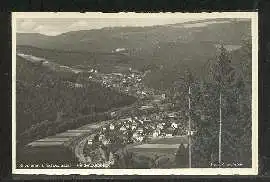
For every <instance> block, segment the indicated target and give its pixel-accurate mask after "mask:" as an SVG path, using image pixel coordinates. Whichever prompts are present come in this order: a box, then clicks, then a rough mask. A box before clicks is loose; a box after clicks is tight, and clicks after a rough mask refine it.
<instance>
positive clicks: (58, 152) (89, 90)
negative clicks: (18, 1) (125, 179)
mask: <svg viewBox="0 0 270 182" xmlns="http://www.w3.org/2000/svg"><path fill="white" fill-rule="evenodd" d="M257 16H258V15H257V13H256V12H222V13H221V12H219V13H218V12H216V13H131V12H130V13H124V12H123V13H99V12H91V13H90V12H89V13H64V12H61V13H53V12H50V13H49V12H47V13H46V12H43V13H41V12H36V13H33V12H32V13H31V12H20V13H12V49H13V50H12V53H13V57H12V134H13V135H12V172H13V174H48V175H50V174H51V175H55V174H64V175H69V174H81V175H83V174H84V175H90V174H98V175H135V174H136V175H172V174H173V175H217V174H219V175H232V174H239V175H256V174H257V173H258V17H257Z"/></svg>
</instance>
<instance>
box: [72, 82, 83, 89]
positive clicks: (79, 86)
mask: <svg viewBox="0 0 270 182" xmlns="http://www.w3.org/2000/svg"><path fill="white" fill-rule="evenodd" d="M74 86H75V87H76V88H82V87H83V84H80V83H75V84H74Z"/></svg>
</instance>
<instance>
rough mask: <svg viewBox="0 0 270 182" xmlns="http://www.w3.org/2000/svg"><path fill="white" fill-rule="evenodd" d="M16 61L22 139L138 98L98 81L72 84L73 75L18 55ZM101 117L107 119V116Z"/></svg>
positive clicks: (18, 122)
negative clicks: (77, 84)
mask: <svg viewBox="0 0 270 182" xmlns="http://www.w3.org/2000/svg"><path fill="white" fill-rule="evenodd" d="M16 64H17V73H16V80H17V84H16V101H17V103H16V105H17V108H16V112H17V113H16V118H17V130H16V131H17V134H18V135H17V136H19V137H20V138H18V139H20V140H33V139H36V138H39V137H44V136H47V135H49V134H53V133H55V132H59V131H62V130H64V129H66V128H72V127H77V126H78V125H80V124H87V123H91V122H95V121H96V120H95V119H97V118H95V115H96V116H97V114H96V113H102V112H105V111H108V110H110V109H112V108H114V107H122V106H125V105H129V104H132V103H133V102H134V101H135V100H136V99H135V98H134V97H130V96H127V95H123V94H121V93H118V92H115V91H113V90H110V89H108V88H104V87H102V86H101V85H100V84H98V83H95V82H90V81H87V82H86V81H85V82H81V83H82V84H83V87H79V88H76V87H74V86H71V85H70V83H72V82H70V81H73V80H74V75H69V76H66V75H61V73H59V72H55V71H52V70H48V69H47V68H45V67H42V66H40V65H34V64H33V63H31V62H28V61H26V60H24V59H22V58H21V57H18V56H17V60H16ZM70 74H72V73H70ZM77 80H78V79H77ZM77 82H78V81H77ZM91 114H93V117H92V119H93V120H89V121H83V122H84V123H76V122H77V121H76V119H75V120H74V121H73V120H72V119H74V118H76V117H78V116H83V115H91ZM100 117H101V116H99V118H100ZM102 117H104V118H103V119H106V116H102ZM36 131H38V132H37V133H35V132H36Z"/></svg>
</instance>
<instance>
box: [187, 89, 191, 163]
mask: <svg viewBox="0 0 270 182" xmlns="http://www.w3.org/2000/svg"><path fill="white" fill-rule="evenodd" d="M190 95H191V92H190V86H189V87H188V109H189V115H188V116H189V120H188V130H189V134H188V147H189V168H191V104H190Z"/></svg>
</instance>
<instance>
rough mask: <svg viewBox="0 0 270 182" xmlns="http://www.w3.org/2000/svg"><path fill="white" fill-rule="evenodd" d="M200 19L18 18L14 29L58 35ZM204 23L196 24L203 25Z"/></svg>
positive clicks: (22, 31) (21, 31)
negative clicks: (78, 31) (105, 28)
mask: <svg viewBox="0 0 270 182" xmlns="http://www.w3.org/2000/svg"><path fill="white" fill-rule="evenodd" d="M194 20H200V18H196V19H190V18H188V19H187V18H186V19H184V18H166V17H165V18H154V17H149V18H87V19H85V18H84V19H78V18H76V19H70V18H64V19H63V18H55V19H52V18H50V19H48V18H47V19H46V18H20V19H17V23H16V29H17V32H19V33H40V34H45V35H51V36H53V35H59V34H61V33H65V32H69V31H76V30H90V29H100V28H104V27H121V26H139V27H143V26H153V25H165V24H175V23H183V22H188V21H194ZM204 25H205V24H197V26H204ZM194 26H196V25H194Z"/></svg>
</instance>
